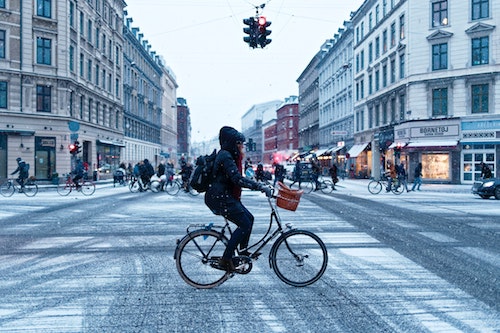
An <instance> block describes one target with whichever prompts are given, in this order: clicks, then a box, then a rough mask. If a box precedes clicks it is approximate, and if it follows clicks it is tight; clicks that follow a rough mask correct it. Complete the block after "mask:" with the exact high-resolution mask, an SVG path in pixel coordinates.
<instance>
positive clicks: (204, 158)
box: [189, 149, 217, 193]
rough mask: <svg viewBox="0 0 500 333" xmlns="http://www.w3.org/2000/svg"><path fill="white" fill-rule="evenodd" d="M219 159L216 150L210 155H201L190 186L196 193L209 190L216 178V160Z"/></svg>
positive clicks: (197, 160)
mask: <svg viewBox="0 0 500 333" xmlns="http://www.w3.org/2000/svg"><path fill="white" fill-rule="evenodd" d="M216 157H217V150H216V149H214V151H213V152H212V154H210V155H200V156H199V157H198V158H197V159H196V168H195V169H194V171H193V175H192V176H191V181H190V182H189V185H191V187H192V188H194V189H195V190H196V191H198V192H200V193H203V192H206V191H207V190H208V188H209V187H210V184H211V183H212V181H213V180H214V178H215V175H214V174H213V173H214V172H213V170H214V165H215V158H216Z"/></svg>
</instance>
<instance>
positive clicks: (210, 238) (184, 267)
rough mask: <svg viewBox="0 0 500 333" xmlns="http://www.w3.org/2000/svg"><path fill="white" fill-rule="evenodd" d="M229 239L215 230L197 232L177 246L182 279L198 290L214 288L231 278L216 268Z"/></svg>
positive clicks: (177, 263)
mask: <svg viewBox="0 0 500 333" xmlns="http://www.w3.org/2000/svg"><path fill="white" fill-rule="evenodd" d="M226 244H227V238H226V237H224V235H221V234H220V233H218V232H216V231H213V230H203V229H201V230H196V231H193V232H191V233H189V234H188V235H187V236H185V237H184V238H183V239H182V240H181V241H180V242H179V244H178V245H177V249H176V263H175V264H176V267H177V271H178V272H179V275H180V276H181V278H182V279H183V280H184V281H185V282H186V283H187V284H189V285H190V286H193V287H195V288H198V289H209V288H214V287H217V286H219V285H220V284H222V283H223V282H224V281H226V280H227V279H228V278H229V273H228V272H226V271H225V270H221V269H218V268H216V266H217V263H218V261H219V259H220V258H221V257H222V254H223V253H224V250H225V249H226Z"/></svg>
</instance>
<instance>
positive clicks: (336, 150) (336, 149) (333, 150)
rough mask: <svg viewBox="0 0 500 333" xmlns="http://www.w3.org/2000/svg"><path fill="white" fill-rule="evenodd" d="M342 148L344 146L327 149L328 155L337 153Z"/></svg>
mask: <svg viewBox="0 0 500 333" xmlns="http://www.w3.org/2000/svg"><path fill="white" fill-rule="evenodd" d="M342 148H344V146H335V147H332V148H330V149H329V150H330V151H329V153H330V154H331V153H336V152H338V151H339V150H340V149H342Z"/></svg>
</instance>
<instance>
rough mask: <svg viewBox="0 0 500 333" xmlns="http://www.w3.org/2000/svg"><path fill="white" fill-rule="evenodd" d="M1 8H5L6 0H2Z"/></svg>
mask: <svg viewBox="0 0 500 333" xmlns="http://www.w3.org/2000/svg"><path fill="white" fill-rule="evenodd" d="M0 8H5V0H0Z"/></svg>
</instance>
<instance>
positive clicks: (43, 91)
mask: <svg viewBox="0 0 500 333" xmlns="http://www.w3.org/2000/svg"><path fill="white" fill-rule="evenodd" d="M50 101H51V87H48V86H42V85H37V86H36V111H37V112H51V107H50Z"/></svg>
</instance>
